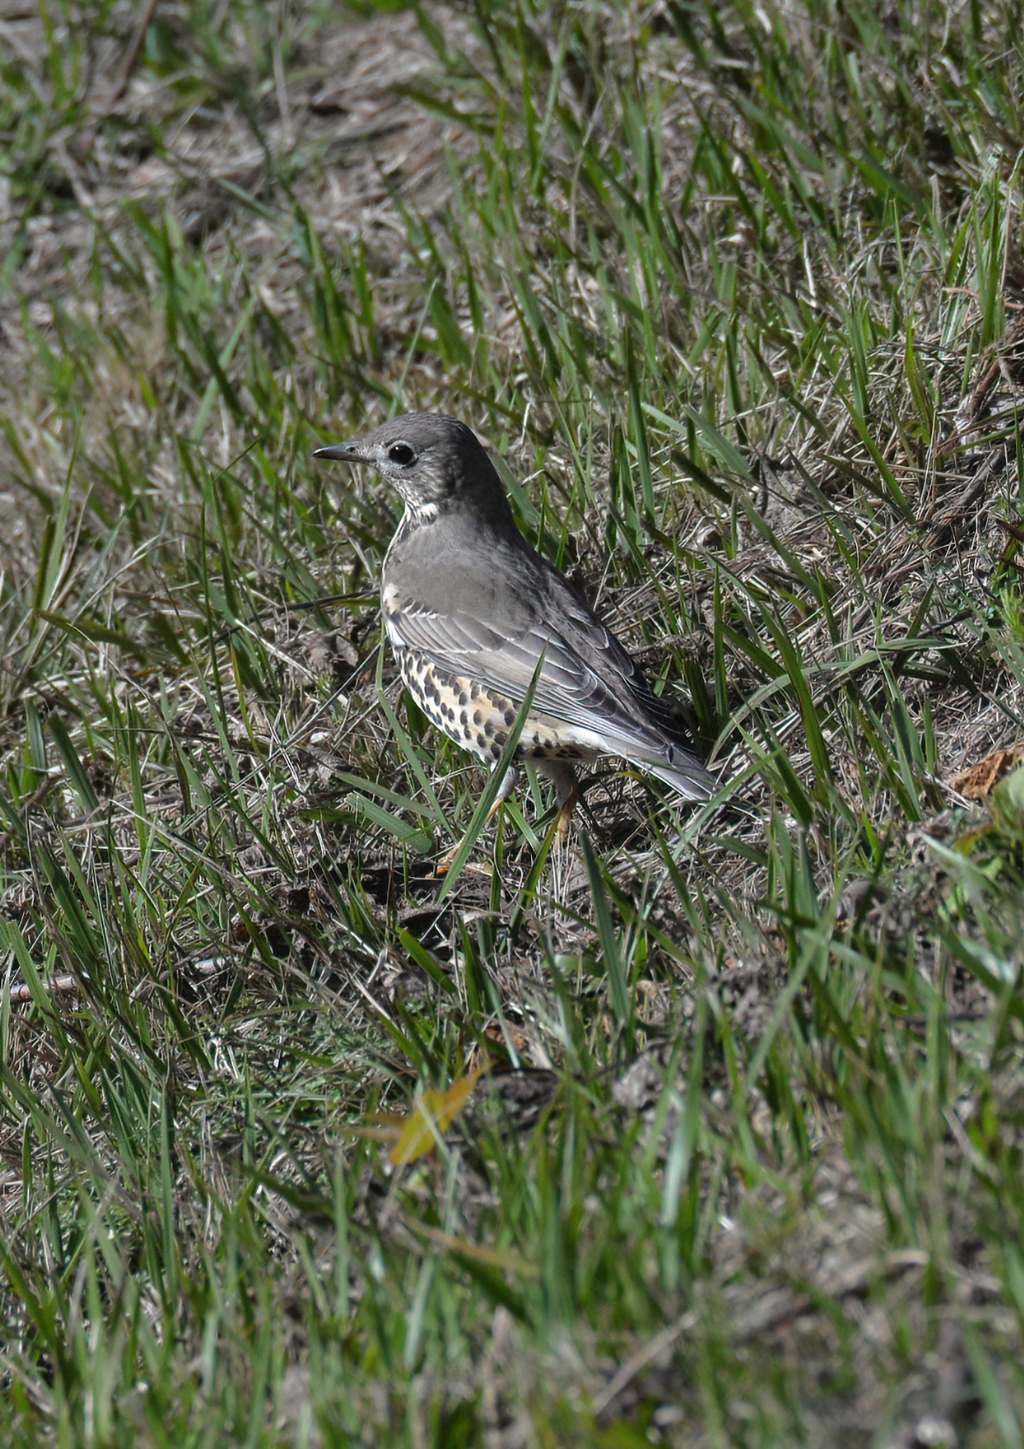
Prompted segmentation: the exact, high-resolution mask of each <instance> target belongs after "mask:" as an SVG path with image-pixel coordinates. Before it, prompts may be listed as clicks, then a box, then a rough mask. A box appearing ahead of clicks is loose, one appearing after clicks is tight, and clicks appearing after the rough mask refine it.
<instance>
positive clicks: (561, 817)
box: [536, 760, 580, 840]
mask: <svg viewBox="0 0 1024 1449" xmlns="http://www.w3.org/2000/svg"><path fill="white" fill-rule="evenodd" d="M536 765H537V769H538V770H539V771H540V773H541V774H542V775H546V776H547V777H548V779H549V780H550V781H551V782H552V784H553V785H554V787H555V799H556V800H557V801H558V824H557V825H556V827H555V833H556V835H557V836H558V839H559V840H564V839H565V837H566V836H567V835H568V834H569V823H570V821H571V820H572V817H573V811H574V810H575V809H576V806H577V805H578V804H579V799H580V797H579V791H578V790H577V789H576V771H575V770H574V769H573V767H572V765H570V764H567V763H566V761H565V760H537V761H536Z"/></svg>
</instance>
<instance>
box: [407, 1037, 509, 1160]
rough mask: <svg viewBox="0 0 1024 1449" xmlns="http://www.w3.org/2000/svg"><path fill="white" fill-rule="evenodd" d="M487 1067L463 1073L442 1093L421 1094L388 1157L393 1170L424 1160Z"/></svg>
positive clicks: (485, 1065)
mask: <svg viewBox="0 0 1024 1449" xmlns="http://www.w3.org/2000/svg"><path fill="white" fill-rule="evenodd" d="M489 1065H490V1063H488V1062H485V1063H484V1064H483V1065H482V1066H479V1067H476V1068H474V1070H473V1071H471V1072H467V1074H466V1075H465V1076H464V1077H459V1078H457V1080H456V1081H454V1082H452V1084H451V1086H450V1087H446V1088H445V1090H444V1091H443V1092H442V1091H439V1090H437V1089H436V1088H434V1087H430V1088H428V1090H427V1091H425V1092H424V1093H423V1095H422V1096H421V1097H420V1099H419V1101H418V1102H417V1103H416V1105H415V1107H414V1108H413V1109H412V1111H411V1112H410V1113H409V1116H408V1117H407V1118H406V1119H405V1124H404V1126H403V1127H402V1130H401V1132H400V1133H399V1137H398V1141H397V1142H396V1143H395V1145H394V1147H392V1149H391V1151H390V1153H389V1154H388V1156H389V1157H390V1158H391V1161H392V1162H393V1163H394V1164H395V1166H396V1167H401V1166H404V1165H405V1164H406V1163H408V1162H415V1161H416V1159H417V1158H419V1157H425V1156H426V1154H427V1153H428V1152H430V1151H432V1149H433V1148H434V1147H436V1146H437V1142H438V1139H439V1137H440V1136H441V1134H442V1132H444V1130H445V1128H446V1127H450V1126H451V1124H452V1123H453V1122H454V1121H455V1118H456V1117H457V1116H458V1115H459V1113H460V1112H461V1111H462V1109H463V1107H464V1106H465V1105H466V1103H467V1102H468V1101H469V1098H470V1096H471V1094H472V1091H473V1088H474V1087H475V1086H476V1084H477V1082H478V1081H479V1080H480V1078H481V1077H482V1076H483V1074H484V1072H486V1071H487V1068H488V1066H489Z"/></svg>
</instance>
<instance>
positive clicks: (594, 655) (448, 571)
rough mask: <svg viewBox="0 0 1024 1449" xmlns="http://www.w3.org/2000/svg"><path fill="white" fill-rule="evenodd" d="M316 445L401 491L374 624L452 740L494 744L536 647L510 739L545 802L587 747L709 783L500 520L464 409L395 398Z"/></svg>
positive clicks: (586, 618)
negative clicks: (390, 409) (540, 774)
mask: <svg viewBox="0 0 1024 1449" xmlns="http://www.w3.org/2000/svg"><path fill="white" fill-rule="evenodd" d="M316 456H317V457H320V458H337V459H342V460H344V461H346V462H361V463H368V464H370V465H371V466H372V467H374V468H376V469H377V470H378V471H379V472H380V473H382V474H383V475H384V477H385V478H386V479H387V480H388V481H389V482H390V483H391V484H393V486H394V487H395V488H396V489H397V490H398V492H399V493H400V495H401V496H402V498H403V500H404V502H405V514H404V517H403V519H402V522H401V524H400V525H399V528H398V530H397V532H396V534H395V536H394V538H393V539H392V541H391V545H390V547H389V549H388V552H387V555H386V557H385V561H384V567H383V570H382V577H381V596H382V602H383V609H384V618H385V624H386V628H387V633H388V637H389V639H390V641H391V644H392V646H393V648H394V649H395V652H396V655H397V657H398V661H399V665H400V667H401V668H402V673H403V677H404V678H405V680H406V683H407V685H409V687H410V689H411V690H412V692H413V693H414V694H415V695H416V696H417V698H418V699H419V700H420V702H421V704H429V706H430V708H428V709H427V713H428V714H429V715H430V717H431V718H432V719H434V722H435V723H437V724H439V725H440V727H441V728H442V729H443V730H444V731H445V732H446V733H447V734H448V735H449V736H450V737H451V738H452V739H454V740H455V741H456V742H457V743H459V744H461V745H463V746H465V747H467V748H470V749H472V750H474V752H475V753H477V754H478V755H480V756H481V758H484V759H490V760H493V759H494V758H496V757H497V755H499V754H500V753H501V745H502V744H503V743H504V738H505V735H504V734H503V733H502V728H503V722H504V721H505V719H506V716H507V715H508V713H509V706H510V705H511V708H512V712H513V714H514V712H515V710H517V709H518V707H519V706H520V705H521V704H522V702H523V700H524V699H525V698H526V695H527V692H528V690H529V687H530V682H531V680H532V679H533V677H534V673H535V671H536V670H537V665H538V661H540V660H542V663H541V667H540V671H539V674H538V676H537V683H536V688H535V691H534V696H533V700H532V703H531V705H530V713H529V716H528V718H527V721H526V724H525V726H524V729H523V733H522V737H521V740H520V754H521V756H523V757H525V758H532V759H535V760H536V762H537V763H538V765H539V767H540V768H542V769H544V768H545V767H547V772H548V773H549V774H551V775H552V777H553V778H554V779H555V781H556V784H557V785H558V794H559V802H560V804H562V805H563V806H566V805H570V806H571V803H572V800H573V799H574V797H575V777H574V775H573V772H572V770H571V767H570V766H567V764H566V761H568V760H571V759H592V758H595V757H597V756H600V755H603V754H609V755H619V756H621V757H623V758H624V759H626V760H628V761H630V762H631V763H632V764H634V765H638V766H640V767H641V768H642V769H644V770H647V771H649V772H650V773H651V774H653V775H656V776H657V777H658V778H659V779H661V780H663V781H664V782H665V784H667V785H669V786H670V787H671V788H672V789H673V790H675V791H676V792H677V793H678V794H679V795H681V796H682V797H683V798H685V799H688V800H703V799H706V798H707V797H708V796H709V795H710V794H712V793H713V792H714V790H715V789H716V781H715V778H714V776H713V775H712V774H711V773H710V772H709V771H708V770H707V769H706V768H705V767H704V765H703V764H702V763H701V761H700V760H699V759H698V757H697V755H696V753H695V752H694V749H693V746H692V743H691V742H690V741H689V740H688V739H687V738H686V737H685V735H684V733H683V732H682V729H681V727H680V725H679V723H678V721H677V720H676V718H675V716H674V714H673V713H672V711H671V710H670V709H669V708H668V707H667V706H666V704H665V703H664V702H663V701H662V700H661V699H659V698H658V697H657V696H656V695H655V694H654V693H653V691H652V690H651V688H650V686H649V685H648V683H647V681H646V679H645V678H644V677H643V675H642V673H641V672H640V670H639V668H638V667H637V665H636V664H635V663H634V661H633V660H632V659H631V658H630V656H629V654H628V653H627V652H626V650H625V649H624V648H623V647H622V645H621V644H620V643H619V641H618V640H617V639H616V638H615V636H614V635H613V634H612V633H611V632H610V630H609V629H608V628H607V627H606V626H605V625H604V624H602V623H601V621H600V620H599V619H598V618H597V616H596V614H595V613H594V612H593V610H592V609H591V608H590V606H589V605H588V604H587V603H586V601H585V600H584V599H583V598H582V597H581V596H580V594H579V593H577V591H576V590H575V589H574V588H573V587H572V585H571V584H570V583H569V582H568V580H566V579H565V578H564V577H563V576H562V575H561V574H560V573H559V572H558V570H557V569H555V568H553V567H552V566H551V564H549V563H548V562H547V560H546V559H544V558H543V557H542V556H541V555H540V554H538V553H537V552H536V550H535V549H533V548H532V547H531V546H530V544H529V543H527V541H526V539H524V538H523V536H522V534H521V533H520V532H519V530H518V529H517V528H516V526H515V522H514V520H513V517H512V513H511V510H510V508H509V506H508V502H507V500H506V498H505V493H504V490H503V488H502V486H501V481H500V479H499V477H498V475H497V473H496V471H495V469H494V467H493V465H492V464H491V461H490V459H489V458H488V456H487V454H486V452H485V451H484V449H483V448H482V447H481V445H480V443H479V442H478V440H477V438H476V436H475V435H474V434H473V432H472V431H471V430H470V429H469V428H468V427H467V426H466V425H465V423H461V422H459V421H458V420H457V419H455V418H448V417H442V416H440V415H437V414H433V413H409V414H407V415H406V416H405V417H400V418H395V419H393V420H392V421H391V422H388V423H385V424H384V425H383V426H382V427H379V428H377V429H375V430H374V431H373V432H371V433H368V434H366V436H365V437H363V438H360V439H356V440H354V441H352V442H348V443H340V444H335V445H334V446H332V447H327V448H318V449H317V451H316ZM414 681H415V682H414ZM424 681H426V683H425V682H424ZM467 681H468V682H470V683H472V684H473V685H474V686H475V687H476V694H475V696H474V701H473V705H474V708H473V709H470V708H469V707H468V704H466V703H464V702H463V697H464V696H465V695H466V694H467V688H466V685H467ZM477 697H478V698H479V700H483V701H486V706H484V705H480V704H478V698H477ZM474 714H475V716H476V718H474ZM481 717H482V718H483V719H484V721H485V723H486V724H487V728H486V729H484V728H483V726H482V725H481V723H480V720H481ZM509 722H510V721H509ZM496 745H497V748H496ZM511 784H512V781H511V780H509V781H508V782H507V785H505V784H503V788H502V792H501V793H502V796H503V795H504V794H506V793H507V790H508V789H509V788H511Z"/></svg>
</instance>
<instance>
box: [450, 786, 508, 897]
mask: <svg viewBox="0 0 1024 1449" xmlns="http://www.w3.org/2000/svg"><path fill="white" fill-rule="evenodd" d="M515 786H516V771H515V769H514V768H513V769H508V770H506V771H505V775H504V778H503V779H502V782H501V784H500V785H499V786H498V793H497V795H495V797H494V800H493V801H492V802H491V808H490V809H489V810H488V812H487V820H486V821H485V822H484V823H485V824H487V823H489V822H490V821H491V820H493V818H494V816H495V815H496V814H497V813H498V806H499V805H503V804H504V803H505V801H506V800H507V799H508V797H509V796H510V795H511V794H512V791H513V790H514V789H515ZM465 843H466V837H465V835H464V836H463V837H462V839H461V840H458V841H456V843H455V844H454V845H453V846H452V848H451V850H448V851H445V853H444V855H442V857H441V859H440V860H439V861H438V862H437V868H436V869H435V871H434V874H435V875H447V874H448V872H449V871H450V870H451V868H452V861H453V860H454V859H455V857H456V856H457V855H458V853H459V851H460V850H461V849H462V847H463V845H465Z"/></svg>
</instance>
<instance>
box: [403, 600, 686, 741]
mask: <svg viewBox="0 0 1024 1449" xmlns="http://www.w3.org/2000/svg"><path fill="white" fill-rule="evenodd" d="M557 602H558V607H557V609H551V610H550V611H548V612H547V613H544V614H542V613H541V612H539V611H537V612H533V611H531V613H530V615H529V617H528V618H521V619H518V620H515V621H511V620H510V621H509V623H508V624H507V625H505V626H504V627H502V628H498V627H497V626H496V625H493V624H486V623H484V622H483V621H482V620H481V619H479V618H477V617H475V616H474V614H472V613H471V612H469V611H468V610H464V609H458V610H454V609H453V610H446V611H445V612H440V611H439V610H437V609H435V608H428V607H427V606H425V605H422V604H418V603H416V602H414V601H412V600H409V599H404V600H403V602H402V605H401V607H395V606H392V607H391V608H386V610H385V619H386V624H387V629H388V633H389V635H390V636H391V639H392V642H393V643H395V644H396V645H398V647H400V648H401V647H403V646H404V647H407V648H412V649H415V650H417V651H418V652H420V653H422V654H425V655H426V656H427V657H428V658H429V659H430V660H431V662H432V663H433V664H434V665H435V666H436V667H437V668H440V669H443V670H445V671H446V672H448V673H450V674H453V675H463V676H468V677H469V678H471V679H476V680H479V681H480V683H481V684H483V685H484V686H485V687H487V688H490V689H493V690H494V691H495V693H498V694H502V695H504V696H506V697H507V698H508V699H510V700H512V702H513V703H514V704H517V705H518V704H521V703H522V701H523V700H524V699H525V698H526V695H527V692H528V691H529V688H530V681H531V680H532V679H533V676H534V671H535V670H536V669H537V665H538V661H542V662H541V667H540V673H539V674H538V676H537V684H536V688H535V690H534V695H533V704H532V709H533V710H534V711H535V712H536V713H538V714H545V715H549V716H550V717H552V718H553V719H557V720H562V721H564V722H565V723H568V724H571V725H574V726H576V727H577V728H579V729H581V730H587V731H591V732H593V733H594V734H595V735H597V736H599V737H601V738H602V740H603V741H605V742H606V743H605V748H607V749H608V750H609V751H610V752H611V753H619V754H623V755H626V756H627V757H628V756H630V755H631V754H633V753H636V752H640V753H641V754H643V753H652V754H654V755H656V756H658V757H660V756H663V755H664V753H665V750H666V746H667V745H668V744H669V743H677V744H678V743H681V734H680V728H679V724H678V721H677V720H676V719H675V718H674V717H673V715H672V714H671V712H670V711H669V709H668V708H667V707H666V705H665V704H664V703H662V701H661V700H659V699H658V698H657V696H656V695H655V694H654V693H653V692H652V691H651V689H650V688H649V687H648V685H647V682H646V681H645V680H644V678H643V676H642V675H641V673H640V671H639V670H638V669H637V667H636V665H635V664H634V663H633V661H632V659H630V657H629V655H628V654H627V653H626V651H625V650H624V649H623V647H622V645H621V644H620V643H619V642H618V640H617V639H616V638H615V637H614V635H612V634H611V633H610V632H609V631H608V630H607V629H606V628H605V627H604V625H603V624H602V623H601V622H600V621H599V620H598V619H597V618H596V617H595V616H594V615H593V614H592V613H591V612H590V610H589V609H588V608H587V607H586V605H584V604H583V603H582V602H579V603H578V602H577V601H576V599H575V598H574V596H573V595H572V594H571V593H570V592H569V591H568V589H566V597H565V598H564V599H559V600H558V601H557ZM553 615H557V618H556V617H552V616H553Z"/></svg>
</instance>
